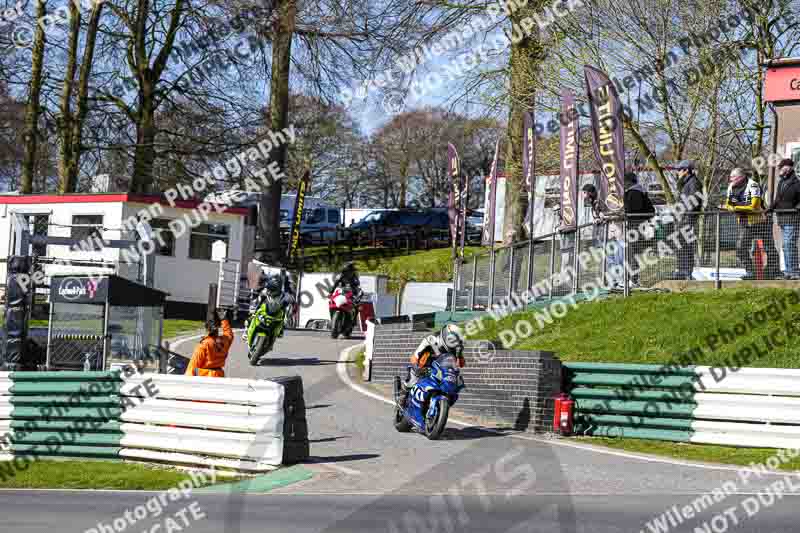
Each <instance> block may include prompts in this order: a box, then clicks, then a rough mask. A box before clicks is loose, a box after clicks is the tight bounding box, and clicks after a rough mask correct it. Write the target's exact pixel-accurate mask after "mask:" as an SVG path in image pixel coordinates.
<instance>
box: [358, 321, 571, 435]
mask: <svg viewBox="0 0 800 533" xmlns="http://www.w3.org/2000/svg"><path fill="white" fill-rule="evenodd" d="M415 322H416V321H415ZM423 327H424V326H422V325H421V324H419V323H417V324H416V325H415V324H414V323H413V322H410V321H409V322H399V323H392V324H383V325H378V326H377V327H376V328H375V342H374V346H373V355H372V374H371V378H372V381H375V382H383V383H391V382H392V380H393V379H394V376H395V375H400V376H403V377H404V376H405V368H406V366H407V365H408V359H409V357H410V356H411V353H412V352H413V350H414V349H415V348H416V347H417V346H418V345H419V343H420V341H422V339H423V338H424V337H425V336H426V335H430V334H431V333H432V331H431V330H428V329H427V328H425V329H424V330H422V329H423ZM492 344H493V345H494V346H499V345H500V343H499V342H497V341H495V342H494V343H489V342H488V341H467V342H466V344H465V346H464V356H465V358H466V366H465V367H464V369H463V370H462V376H463V377H464V383H465V384H466V388H465V389H464V391H463V392H462V393H461V395H460V396H459V399H458V403H457V404H456V406H455V407H456V408H457V409H459V410H462V411H464V412H466V413H469V414H474V415H477V416H483V417H491V418H496V419H499V420H501V421H503V422H504V423H506V424H508V425H509V426H510V427H513V428H515V429H518V430H524V431H532V432H548V431H550V430H551V429H552V423H553V403H554V402H553V398H554V397H555V396H556V395H558V394H559V393H560V392H561V373H562V367H561V361H560V360H559V359H558V358H557V357H556V356H555V355H554V354H553V353H551V352H541V351H520V350H499V349H498V350H495V349H493V347H492Z"/></svg>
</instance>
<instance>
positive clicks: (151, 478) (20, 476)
mask: <svg viewBox="0 0 800 533" xmlns="http://www.w3.org/2000/svg"><path fill="white" fill-rule="evenodd" d="M0 472H2V473H4V472H5V469H3V465H2V464H0ZM184 479H190V478H189V475H188V474H187V473H186V472H183V471H179V470H175V469H172V468H167V467H157V466H148V465H143V464H135V463H123V462H121V461H119V462H117V461H52V460H41V461H36V462H33V463H31V464H30V466H29V467H28V468H27V469H25V470H15V471H14V475H13V476H3V475H2V474H0V488H6V489H108V490H166V489H169V488H170V487H175V486H177V485H178V483H180V482H181V481H183V480H184ZM229 480H230V478H226V481H229ZM218 481H219V480H218Z"/></svg>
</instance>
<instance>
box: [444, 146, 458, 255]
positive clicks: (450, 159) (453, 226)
mask: <svg viewBox="0 0 800 533" xmlns="http://www.w3.org/2000/svg"><path fill="white" fill-rule="evenodd" d="M447 176H448V178H449V180H450V181H449V185H450V195H449V202H448V209H447V213H448V215H449V216H450V237H451V239H452V241H453V261H455V260H456V254H457V253H458V252H457V250H458V230H459V227H460V224H459V222H460V220H459V216H460V203H461V202H460V200H461V198H460V196H461V194H460V188H461V184H460V181H461V164H460V162H459V160H458V151H457V150H456V147H455V146H453V145H452V144H448V145H447Z"/></svg>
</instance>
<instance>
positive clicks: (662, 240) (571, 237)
mask: <svg viewBox="0 0 800 533" xmlns="http://www.w3.org/2000/svg"><path fill="white" fill-rule="evenodd" d="M799 237H800V213H798V212H797V211H777V210H775V211H741V212H739V211H702V212H686V213H676V214H673V215H666V216H665V215H655V216H638V215H625V216H621V217H618V218H615V219H608V218H607V219H603V220H601V221H599V222H593V223H589V224H584V225H582V226H579V227H578V228H577V229H576V230H575V231H571V232H564V233H562V232H553V233H550V234H547V235H542V236H539V237H535V238H534V239H532V240H528V241H523V242H518V243H514V244H513V245H506V246H498V247H494V248H492V249H490V250H488V251H487V252H485V253H480V254H476V255H473V256H472V257H471V258H469V259H467V260H465V261H464V262H463V263H462V264H461V265H459V268H458V269H457V277H456V280H455V291H456V294H455V308H456V310H481V309H487V308H490V307H491V306H492V305H495V304H497V303H500V302H502V301H507V298H508V297H510V296H512V295H521V294H523V293H526V291H527V293H528V298H526V299H527V300H529V301H533V300H543V299H544V300H547V299H552V298H556V297H563V296H567V295H570V294H578V293H582V292H587V290H588V288H590V287H591V288H595V287H596V288H599V289H608V290H611V291H614V292H620V293H623V294H625V295H628V294H629V293H630V291H632V290H636V289H657V288H662V287H664V286H665V282H668V281H674V280H678V281H705V282H712V283H713V284H714V287H715V288H718V289H719V288H721V287H722V282H723V281H736V280H800V255H798V238H799Z"/></svg>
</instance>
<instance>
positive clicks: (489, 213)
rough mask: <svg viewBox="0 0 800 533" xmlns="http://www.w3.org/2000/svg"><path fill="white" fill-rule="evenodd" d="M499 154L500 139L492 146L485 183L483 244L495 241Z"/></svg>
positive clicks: (487, 244)
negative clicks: (486, 197) (485, 205)
mask: <svg viewBox="0 0 800 533" xmlns="http://www.w3.org/2000/svg"><path fill="white" fill-rule="evenodd" d="M499 155H500V139H497V143H496V144H495V147H494V159H493V160H492V170H491V172H489V183H487V184H486V187H487V191H488V193H489V201H488V204H489V206H488V208H487V209H486V213H485V214H484V216H483V241H482V243H483V245H484V246H489V245H490V244H493V243H494V242H495V231H494V224H495V218H496V217H495V209H496V206H497V159H498V157H499Z"/></svg>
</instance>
